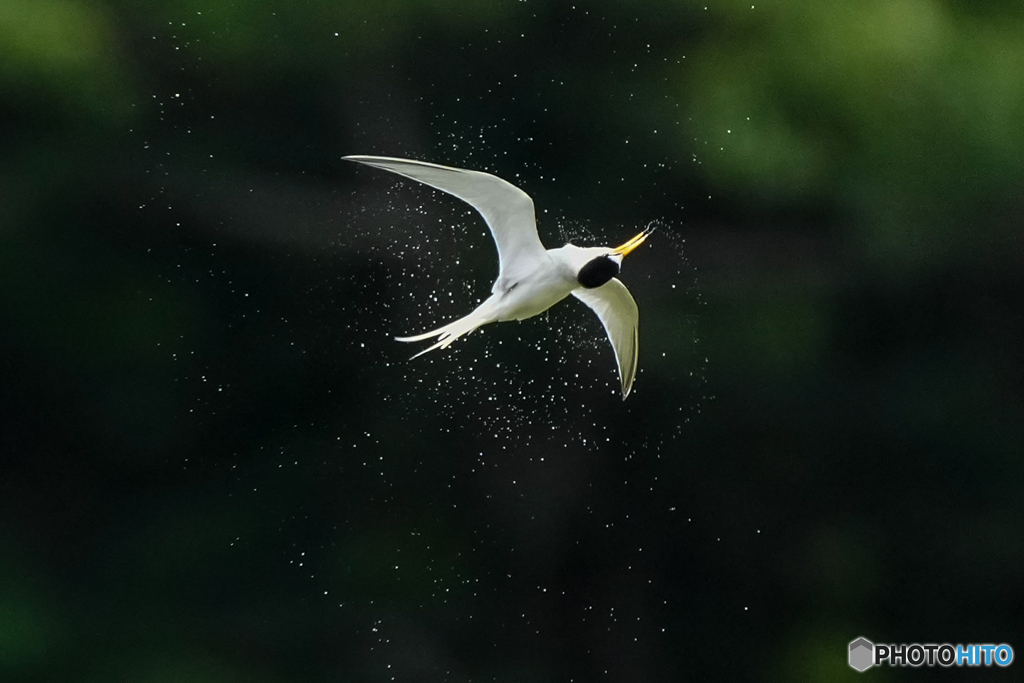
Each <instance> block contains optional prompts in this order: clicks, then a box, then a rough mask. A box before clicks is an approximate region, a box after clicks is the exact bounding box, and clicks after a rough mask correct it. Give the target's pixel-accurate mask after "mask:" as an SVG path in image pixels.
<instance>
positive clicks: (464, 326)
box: [395, 311, 492, 360]
mask: <svg viewBox="0 0 1024 683" xmlns="http://www.w3.org/2000/svg"><path fill="white" fill-rule="evenodd" d="M489 322H492V321H491V320H488V319H487V318H484V317H481V316H479V315H477V314H476V311H474V312H473V313H470V314H469V315H467V316H466V317H465V318H459V319H458V320H456V321H454V322H450V323H448V324H447V325H445V326H444V327H439V328H438V329H436V330H433V331H432V332H424V333H423V334H417V335H416V336H414V337H395V340H396V341H400V342H417V341H423V340H424V339H430V338H431V337H437V338H438V340H437V342H436V343H435V344H434V345H433V346H430V347H427V348H426V349H423V350H422V351H420V352H419V353H417V354H416V355H415V356H413V358H418V357H419V356H422V355H423V354H425V353H427V352H428V351H433V350H434V349H446V348H448V345H449V344H451V343H452V342H453V341H455V340H456V339H458V338H459V337H462V336H464V335H467V334H469V333H470V332H472V331H473V330H475V329H476V328H478V327H480V326H482V325H486V324H487V323H489ZM410 360H412V359H410Z"/></svg>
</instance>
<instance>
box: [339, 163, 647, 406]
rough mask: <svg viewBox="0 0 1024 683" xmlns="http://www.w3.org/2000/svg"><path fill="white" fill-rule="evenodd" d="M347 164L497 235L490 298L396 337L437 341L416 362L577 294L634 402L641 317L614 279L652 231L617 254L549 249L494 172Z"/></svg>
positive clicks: (528, 208) (526, 203)
mask: <svg viewBox="0 0 1024 683" xmlns="http://www.w3.org/2000/svg"><path fill="white" fill-rule="evenodd" d="M343 158H344V159H347V160H348V161H355V162H358V163H360V164H366V165H367V166H373V167H374V168H381V169H384V170H385V171H391V172H392V173H397V174H398V175H401V176H405V177H406V178H411V179H412V180H416V181H419V182H421V183H423V184H425V185H429V186H431V187H433V188H436V189H438V190H441V191H442V192H447V193H448V194H450V195H454V196H455V197H458V198H459V199H461V200H463V201H464V202H466V203H468V204H469V205H470V206H472V207H473V208H474V209H476V210H477V211H478V212H479V213H480V215H481V216H483V218H484V221H486V222H487V226H488V227H489V228H490V229H491V234H492V235H493V236H494V242H495V244H496V245H497V247H498V265H499V270H498V279H497V280H495V281H494V286H493V287H491V296H490V297H488V298H487V300H485V301H484V302H483V303H481V304H480V305H479V306H477V308H476V310H474V311H473V312H472V313H470V314H469V315H467V316H466V317H464V318H460V319H458V320H456V321H454V322H451V323H448V324H447V325H445V326H444V327H440V328H438V329H436V330H433V331H431V332H426V333H424V334H418V335H415V336H413V337H396V339H397V340H398V341H402V342H417V341H423V340H424V339H432V338H434V337H436V338H437V341H436V342H435V343H434V344H433V346H430V347H429V348H427V349H424V350H423V351H420V352H419V353H417V354H416V356H419V355H422V354H424V353H426V352H427V351H433V350H434V349H438V348H441V349H443V348H446V347H447V346H448V345H449V344H451V343H452V342H454V341H455V340H456V339H458V338H459V337H461V336H463V335H465V334H469V333H470V332H472V331H473V330H475V329H477V328H478V327H481V326H482V325H487V324H489V323H493V322H499V321H506V320H524V319H526V318H531V317H533V316H535V315H537V314H538V313H543V312H544V311H546V310H547V309H549V308H551V307H552V306H554V305H555V304H556V303H558V302H559V301H561V300H562V299H564V298H565V297H567V296H569V295H570V294H572V295H573V296H575V297H576V298H577V299H579V300H580V301H582V302H583V303H585V304H586V305H587V306H589V307H590V308H591V310H593V311H594V312H595V313H597V317H599V318H600V319H601V323H602V324H603V325H604V329H605V331H606V332H607V333H608V339H609V340H611V343H612V348H613V349H614V351H615V362H616V363H617V365H618V368H619V380H620V381H621V382H622V398H623V399H625V398H626V397H627V396H629V392H630V390H631V389H632V388H633V380H634V379H635V378H636V366H637V344H638V337H637V324H638V320H639V313H638V311H637V306H636V302H635V301H633V297H632V296H630V294H629V290H627V289H626V286H625V285H624V284H622V282H620V281H619V280H618V279H616V277H615V276H616V275H617V274H618V272H619V267H620V265H621V264H622V259H623V257H625V256H626V255H627V254H629V253H630V252H631V251H633V250H634V249H636V248H637V247H639V246H640V245H641V244H643V242H644V240H646V239H647V236H648V235H649V234H650V233H651V232H652V231H651V230H649V229H648V230H644V231H643V232H641V233H640V234H639V235H637V236H636V237H634V238H633V239H631V240H629V241H628V242H626V243H625V244H623V245H621V246H618V247H615V248H614V249H612V248H610V247H577V246H575V245H572V244H566V245H565V246H564V247H560V248H558V249H544V245H543V244H541V241H540V237H538V235H537V223H536V219H535V217H534V212H533V200H532V199H530V196H529V195H528V194H526V193H525V192H523V191H522V190H520V189H519V188H518V187H516V186H515V185H512V184H511V183H508V182H506V181H504V180H502V179H501V178H498V177H496V176H493V175H491V174H490V173H483V172H481V171H467V170H464V169H461V168H451V167H449V166H439V165H437V164H429V163H426V162H423V161H413V160H410V159H394V158H391V157H376V156H361V155H360V156H347V157H343ZM416 356H413V358H416Z"/></svg>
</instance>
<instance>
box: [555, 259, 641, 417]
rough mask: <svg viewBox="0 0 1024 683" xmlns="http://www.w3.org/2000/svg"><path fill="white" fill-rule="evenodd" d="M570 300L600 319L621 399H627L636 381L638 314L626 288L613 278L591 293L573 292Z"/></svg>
mask: <svg viewBox="0 0 1024 683" xmlns="http://www.w3.org/2000/svg"><path fill="white" fill-rule="evenodd" d="M572 294H573V296H575V297H576V298H577V299H579V300H580V301H582V302H583V303H585V304H586V305H587V306H589V307H590V309H591V310H592V311H594V313H597V317H598V318H600V319H601V324H602V325H604V329H605V332H607V333H608V339H609V340H610V341H611V343H612V349H614V350H615V362H616V364H617V365H618V367H619V380H620V381H621V382H622V398H623V399H625V398H626V397H627V396H629V392H630V390H631V389H632V388H633V380H634V379H636V366H637V358H638V349H639V334H638V329H639V322H640V311H639V310H638V309H637V307H636V302H635V301H633V297H632V296H631V295H630V293H629V290H628V289H626V285H624V284H622V282H621V281H619V280H618V279H617V278H612V279H611V280H609V281H608V282H607V283H606V284H603V285H601V286H600V287H596V288H594V289H575V290H573V292H572Z"/></svg>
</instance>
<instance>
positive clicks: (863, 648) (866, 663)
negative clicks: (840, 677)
mask: <svg viewBox="0 0 1024 683" xmlns="http://www.w3.org/2000/svg"><path fill="white" fill-rule="evenodd" d="M874 663H875V644H874V643H872V642H871V641H870V640H868V639H867V638H858V639H857V640H855V641H853V642H851V643H850V666H852V667H853V668H854V669H856V670H857V671H862V672H863V671H867V670H868V669H870V668H871V667H872V665H873V664H874Z"/></svg>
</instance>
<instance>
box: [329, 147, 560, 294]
mask: <svg viewBox="0 0 1024 683" xmlns="http://www.w3.org/2000/svg"><path fill="white" fill-rule="evenodd" d="M344 158H345V159H347V160H348V161H355V162H358V163H360V164H366V165H367V166H373V167H374V168H380V169H383V170H385V171H391V172H392V173H397V174H398V175H401V176H405V177H406V178H411V179H412V180H416V181H419V182H421V183H423V184H424V185H429V186H431V187H433V188H435V189H438V190H441V191H442V192H447V193H448V194H450V195H453V196H455V197H458V198H459V199H461V200H462V201H464V202H466V203H467V204H469V205H470V206H472V207H473V208H474V209H476V210H477V211H478V212H479V213H480V215H481V216H483V218H484V220H485V221H486V222H487V226H488V227H489V228H490V229H491V235H493V236H494V243H495V244H496V245H497V247H498V261H499V266H500V272H499V274H498V279H499V280H500V279H506V280H508V279H517V275H518V271H519V270H520V269H524V270H526V269H528V268H529V267H530V266H531V265H532V263H533V262H534V261H536V260H537V259H540V258H543V255H544V253H545V252H544V245H542V244H541V242H540V237H538V236H537V223H536V217H535V215H534V210H533V200H532V199H530V195H528V194H526V193H525V192H523V191H522V190H520V189H519V188H518V187H516V186H515V185H513V184H511V183H509V182H506V181H504V180H502V179H501V178H498V177H497V176H493V175H491V174H490V173H483V172H481V171H469V170H464V169H461V168H452V167H450V166H440V165H438V164H430V163H427V162H425V161H414V160H412V159H395V158H392V157H375V156H362V155H357V156H347V157H344Z"/></svg>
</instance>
